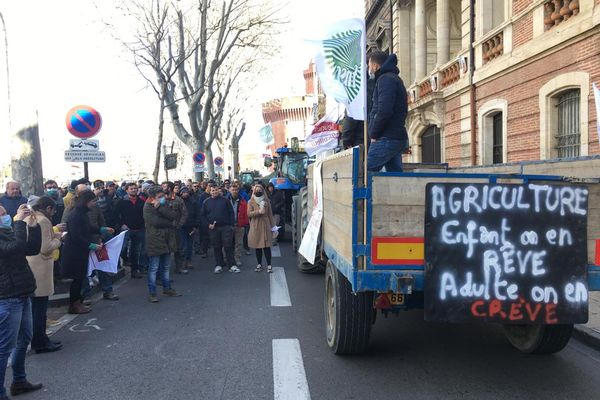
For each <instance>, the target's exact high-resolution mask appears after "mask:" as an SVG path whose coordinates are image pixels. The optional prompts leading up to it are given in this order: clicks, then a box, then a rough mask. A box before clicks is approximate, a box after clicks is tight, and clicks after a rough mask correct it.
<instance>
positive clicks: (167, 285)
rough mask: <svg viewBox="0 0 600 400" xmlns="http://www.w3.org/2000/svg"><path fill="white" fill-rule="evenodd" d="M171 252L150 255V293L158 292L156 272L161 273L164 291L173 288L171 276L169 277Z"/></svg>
mask: <svg viewBox="0 0 600 400" xmlns="http://www.w3.org/2000/svg"><path fill="white" fill-rule="evenodd" d="M170 260H171V254H170V253H167V254H161V255H160V256H152V257H148V291H149V292H150V294H154V295H155V294H156V274H157V273H160V275H161V280H162V284H163V291H164V290H166V289H171V278H170V277H169V261H170Z"/></svg>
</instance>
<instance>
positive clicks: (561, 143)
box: [555, 89, 581, 158]
mask: <svg viewBox="0 0 600 400" xmlns="http://www.w3.org/2000/svg"><path fill="white" fill-rule="evenodd" d="M555 107H556V116H557V127H556V128H557V130H556V155H557V156H558V158H565V157H578V156H579V149H580V147H581V132H580V131H579V126H580V122H579V121H580V120H579V117H580V116H579V89H575V90H569V91H567V92H563V93H560V94H559V95H557V96H556V106H555Z"/></svg>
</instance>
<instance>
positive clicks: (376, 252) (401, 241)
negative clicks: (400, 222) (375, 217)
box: [371, 237, 425, 265]
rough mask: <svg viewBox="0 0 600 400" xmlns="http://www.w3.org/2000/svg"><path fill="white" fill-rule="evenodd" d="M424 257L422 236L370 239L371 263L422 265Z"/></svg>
mask: <svg viewBox="0 0 600 400" xmlns="http://www.w3.org/2000/svg"><path fill="white" fill-rule="evenodd" d="M424 258H425V243H424V239H423V238H422V237H408V238H406V237H405V238H400V237H375V238H373V240H372V241H371V264H373V265H422V264H424V263H425V261H424Z"/></svg>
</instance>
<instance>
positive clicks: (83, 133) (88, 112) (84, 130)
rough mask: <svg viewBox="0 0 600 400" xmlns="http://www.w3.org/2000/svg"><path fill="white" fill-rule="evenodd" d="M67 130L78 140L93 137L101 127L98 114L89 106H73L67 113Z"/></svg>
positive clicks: (100, 119)
mask: <svg viewBox="0 0 600 400" xmlns="http://www.w3.org/2000/svg"><path fill="white" fill-rule="evenodd" d="M66 124H67V129H68V130H69V132H70V133H71V135H73V136H75V137H78V138H80V139H89V138H91V137H92V136H95V135H96V134H97V133H98V131H100V128H101V127H102V118H101V117H100V113H99V112H98V111H96V110H95V109H93V108H92V107H89V106H75V107H73V108H71V109H70V110H69V112H67V118H66Z"/></svg>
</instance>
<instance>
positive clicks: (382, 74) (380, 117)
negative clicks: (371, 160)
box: [368, 54, 408, 140]
mask: <svg viewBox="0 0 600 400" xmlns="http://www.w3.org/2000/svg"><path fill="white" fill-rule="evenodd" d="M397 64H398V58H397V57H396V55H395V54H391V55H390V56H389V57H388V58H387V60H385V62H384V63H383V65H382V66H381V68H380V69H379V71H377V72H376V73H375V90H374V91H373V106H372V107H371V110H370V111H369V125H368V129H369V136H370V137H371V139H379V138H381V137H387V138H389V139H396V140H408V134H407V132H406V127H405V126H404V125H405V123H406V115H407V114H408V100H407V95H406V88H405V87H404V82H402V79H400V77H399V76H398V74H399V73H400V70H399V69H398V67H397Z"/></svg>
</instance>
